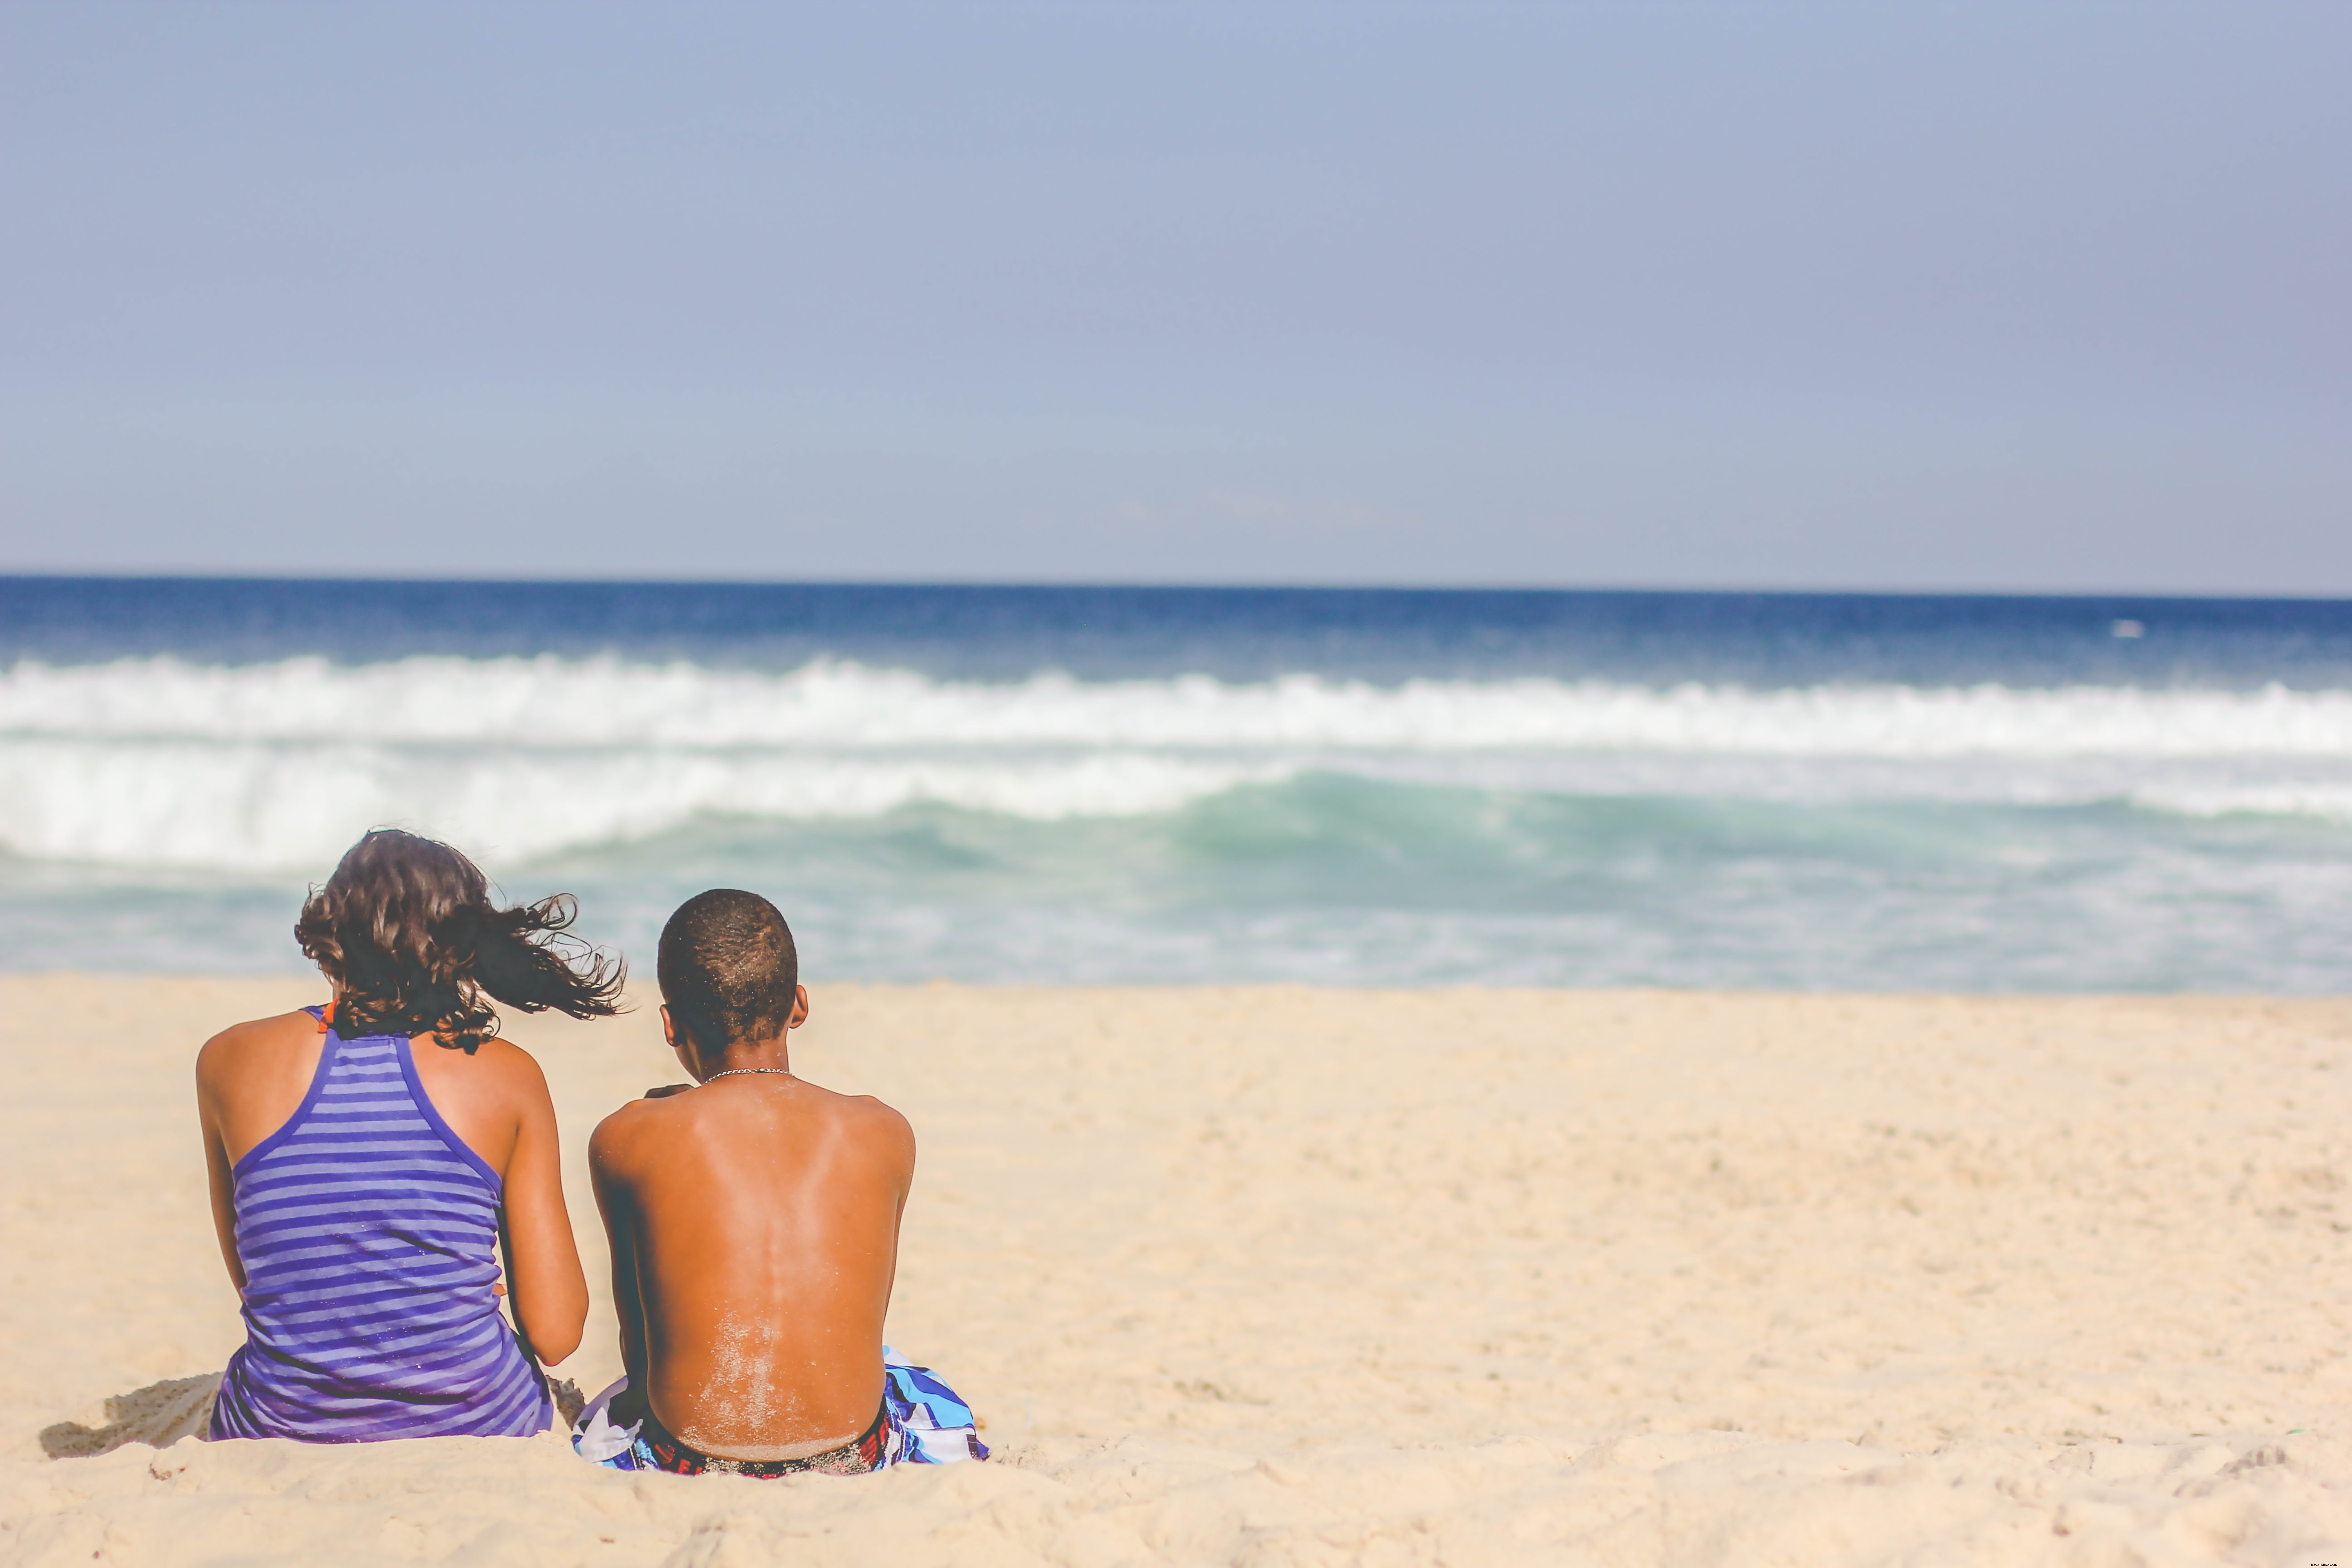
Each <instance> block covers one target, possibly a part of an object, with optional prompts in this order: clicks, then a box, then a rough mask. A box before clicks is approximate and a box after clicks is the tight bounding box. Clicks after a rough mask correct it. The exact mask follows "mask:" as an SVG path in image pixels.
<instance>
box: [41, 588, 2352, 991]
mask: <svg viewBox="0 0 2352 1568" xmlns="http://www.w3.org/2000/svg"><path fill="white" fill-rule="evenodd" d="M379 822H399V823H403V824H404V825H407V826H415V827H419V828H422V829H424V830H426V831H432V832H436V833H438V834H441V835H443V836H445V837H449V838H451V839H452V840H453V841H455V842H457V843H458V844H460V845H461V846H462V847H467V849H468V850H469V851H471V852H473V853H475V854H476V855H477V856H478V858H481V859H482V860H483V861H484V863H485V865H486V866H487V867H488V868H490V869H491V870H492V871H493V873H494V874H495V875H497V876H498V877H499V879H501V881H502V882H503V883H504V885H505V886H506V887H507V888H508V889H509V891H510V892H512V893H514V894H516V895H517V896H524V895H531V896H535V895H537V894H539V893H541V892H545V891H550V890H555V889H569V890H572V891H576V892H578V893H579V894H580V895H581V896H582V899H583V907H584V910H585V918H584V921H583V926H584V928H585V929H586V930H587V931H588V932H589V933H590V934H591V935H594V936H598V937H601V938H603V939H604V940H606V941H608V942H612V943H614V944H615V945H617V946H620V947H622V948H623V949H625V950H626V951H627V952H631V953H634V954H636V955H639V956H640V957H642V956H643V955H645V954H646V953H647V952H649V951H650V938H651V936H652V933H653V932H654V931H656V930H657V929H658V926H659V922H660V920H661V918H662V916H663V915H664V914H665V913H666V912H667V910H668V908H670V907H671V906H672V905H673V904H674V903H675V902H676V901H677V900H678V899H679V898H681V897H683V896H685V895H686V894H688V893H690V892H692V891H694V890H696V889H698V888H700V887H704V886H709V885H712V884H714V883H726V884H732V885H739V886H751V887H756V888H760V889H762V890H765V891H768V892H769V893H771V894H772V896H774V897H775V898H776V899H777V900H778V901H779V903H781V904H782V905H783V906H784V908H785V909H786V911H787V913H788V914H789V915H791V916H792V917H793V921H794V923H795V927H796V929H797V930H798V931H800V934H801V936H802V941H803V950H804V952H806V953H807V955H808V958H809V962H810V964H811V967H812V973H814V974H815V975H818V976H820V977H822V976H824V975H832V976H835V977H842V978H850V977H858V978H900V979H919V978H926V977H929V976H932V975H951V976H957V977H961V978H970V979H983V980H986V979H995V980H1034V981H1078V980H1088V981H1091V980H1103V981H1185V982H1194V981H1198V982H1207V981H1220V980H1256V979H1301V980H1316V981H1329V982H1336V983H1344V984H1366V983H1381V984H1440V983H1456V982H1481V983H1511V984H1664V985H1677V986H1761V987H1806V988H1814V987H1839V988H1862V989H1889V988H1893V989H1916V988H1941V989H1962V990H1992V991H2000V990H2159V991H2160V990H2179V989H2198V990H2276V991H2299V992H2314V991H2322V992H2334V991H2342V990H2345V989H2347V988H2352V604H2346V603H2342V602H2335V601H2280V600H2189V599H2147V598H2131V599H2126V598H2116V599H2091V598H1992V597H1958V596H1952V597H1937V596H1873V595H1699V594H1610V593H1460V592H1391V591H1357V590H1348V591H1312V590H1230V589H1139V588H1071V587H923V586H912V587H908V586H873V585H745V584H716V585H714V584H499V583H463V584H429V583H426V584H417V583H365V582H319V583H280V582H223V581H205V580H184V579H182V580H137V581H130V580H121V581H118V580H81V579H39V578H15V579H5V578H0V963H5V964H6V965H7V966H9V967H13V968H20V969H22V968H48V967H57V966H67V965H70V966H77V967H98V968H114V969H159V968H160V969H188V970H205V971H230V972H266V971H272V970H278V969H285V968H289V967H293V966H297V965H299V962H300V961H299V955H298V954H295V953H294V952H293V951H292V946H291V943H290V941H289V939H288V937H287V934H286V933H287V930H288V927H289V924H290V921H291V920H292V916H293V911H294V907H295V905H296V903H297V902H298V901H299V897H300V894H301V891H302V889H303V888H304V886H305V885H306V884H307V883H308V882H310V881H311V880H315V879H318V878H320V877H323V876H324V875H325V873H326V871H327V869H328V868H331V865H332V863H333V860H334V858H335V855H336V854H337V853H338V852H339V850H340V848H341V846H343V845H344V844H346V843H348V842H349V841H350V839H351V838H352V837H354V836H355V835H356V834H357V833H358V832H359V831H361V830H362V829H363V828H364V827H366V826H372V825H373V824H375V823H379Z"/></svg>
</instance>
